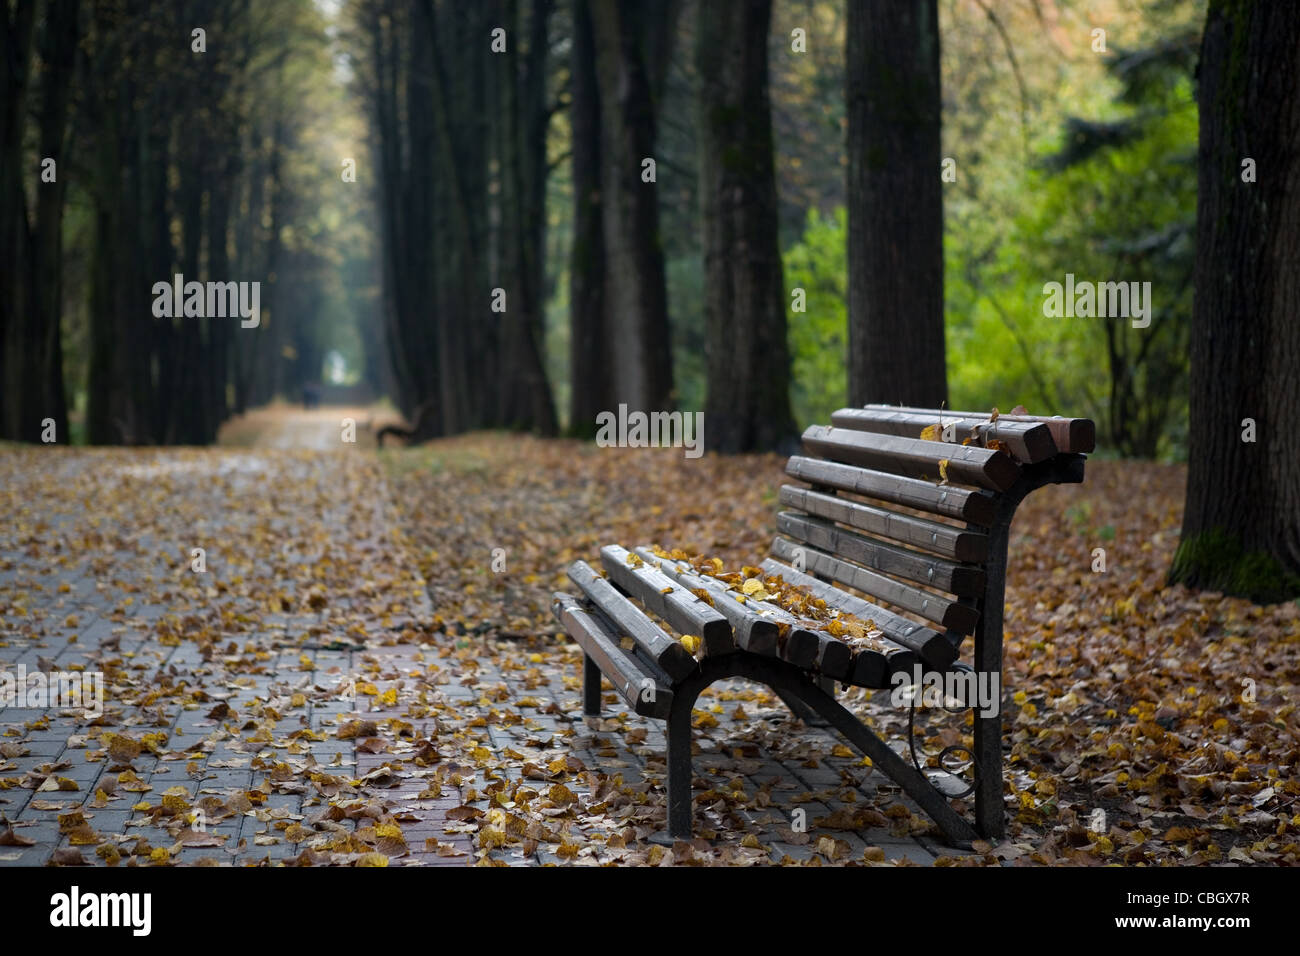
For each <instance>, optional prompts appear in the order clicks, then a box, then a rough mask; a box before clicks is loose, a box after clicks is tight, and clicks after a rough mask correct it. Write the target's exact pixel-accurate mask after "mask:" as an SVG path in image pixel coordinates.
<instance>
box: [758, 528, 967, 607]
mask: <svg viewBox="0 0 1300 956" xmlns="http://www.w3.org/2000/svg"><path fill="white" fill-rule="evenodd" d="M776 528H777V530H778V531H780V532H781V533H782V534H787V535H789V536H790V537H792V538H797V539H798V540H800V541H803V542H806V543H807V544H811V545H812V546H813V547H815V548H821V549H822V550H823V551H826V552H828V553H830V554H832V555H835V556H837V557H841V558H848V559H849V560H850V561H854V562H856V563H858V564H861V565H862V566H863V567H866V568H869V569H872V570H875V571H883V572H884V573H886V574H892V575H896V576H898V577H901V578H906V579H907V580H909V581H915V582H917V583H918V584H925V585H928V586H929V587H933V588H938V589H939V590H940V591H949V592H951V593H952V594H957V595H960V596H961V597H979V595H980V594H982V593H983V591H984V577H985V575H984V569H983V568H979V567H976V566H975V565H970V564H957V563H955V562H952V561H949V560H948V559H946V558H936V557H934V556H933V555H929V554H922V553H921V552H919V551H909V550H908V549H907V548H901V547H897V546H895V545H892V544H886V543H885V542H883V541H877V540H876V539H875V538H869V537H867V536H866V535H861V534H858V533H857V532H855V531H849V530H848V529H847V528H841V527H839V526H838V525H836V524H835V523H834V522H832V521H827V520H826V519H825V518H816V517H813V516H812V515H803V514H798V513H797V512H793V511H782V512H781V513H780V514H778V515H777V516H776Z"/></svg>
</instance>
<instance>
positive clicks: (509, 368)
mask: <svg viewBox="0 0 1300 956" xmlns="http://www.w3.org/2000/svg"><path fill="white" fill-rule="evenodd" d="M504 7H505V9H504V11H503V16H502V20H503V21H504V22H506V23H510V24H511V25H512V30H511V33H512V35H513V37H514V40H513V45H508V46H507V48H506V53H505V54H504V55H502V56H497V57H494V59H495V60H496V61H497V63H498V64H499V68H498V72H497V91H498V97H499V102H500V108H499V109H498V110H497V111H496V113H495V114H494V115H495V116H496V118H497V120H498V124H497V125H498V135H497V137H496V143H497V147H496V152H497V164H496V165H497V169H498V170H499V175H500V182H501V188H500V190H498V191H497V192H496V195H497V196H498V197H499V208H500V210H501V214H500V216H499V218H498V221H499V222H500V224H501V228H500V229H499V230H498V231H497V234H496V235H497V241H498V245H499V253H498V255H497V256H495V257H494V258H495V260H496V262H497V263H498V265H499V269H500V271H499V274H498V276H497V283H498V285H497V286H496V287H498V288H503V289H505V290H506V291H507V299H506V304H507V307H506V311H505V313H504V315H503V322H502V324H501V329H502V336H501V376H500V382H501V389H502V391H501V405H500V411H499V420H500V421H501V423H502V424H505V425H507V426H510V427H513V428H521V429H531V430H534V431H537V432H539V433H540V434H543V435H554V434H555V433H556V430H557V429H556V419H555V403H554V401H553V400H552V398H551V388H550V383H549V382H548V381H547V379H546V370H545V367H544V365H543V362H542V340H543V337H544V335H545V308H546V302H545V295H546V292H545V286H546V267H545V260H544V251H545V231H546V173H547V161H546V130H547V127H548V125H549V124H550V116H551V113H550V103H549V102H548V101H547V64H548V56H547V54H548V51H549V46H550V37H549V26H550V17H551V12H552V8H553V0H504Z"/></svg>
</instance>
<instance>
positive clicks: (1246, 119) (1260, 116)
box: [1170, 0, 1300, 602]
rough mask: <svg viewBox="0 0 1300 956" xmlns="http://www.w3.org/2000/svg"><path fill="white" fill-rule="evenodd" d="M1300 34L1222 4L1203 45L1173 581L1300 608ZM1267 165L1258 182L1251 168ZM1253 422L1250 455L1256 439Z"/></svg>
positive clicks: (1284, 21)
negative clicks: (1183, 485)
mask: <svg viewBox="0 0 1300 956" xmlns="http://www.w3.org/2000/svg"><path fill="white" fill-rule="evenodd" d="M1297 90H1300V18H1297V17H1296V16H1295V14H1294V11H1292V10H1291V9H1290V8H1289V7H1287V6H1286V5H1284V4H1275V3H1267V2H1262V0H1256V2H1243V3H1227V2H1224V0H1211V2H1210V6H1209V12H1208V15H1207V17H1206V23H1205V34H1204V37H1203V38H1202V41H1201V63H1200V81H1199V88H1198V91H1197V100H1198V105H1199V107H1200V116H1201V123H1200V153H1199V181H1198V190H1197V210H1196V229H1197V236H1196V296H1195V300H1194V306H1193V310H1194V311H1193V321H1192V346H1191V400H1190V405H1189V419H1190V429H1189V432H1190V435H1189V438H1188V449H1187V454H1188V474H1187V504H1186V509H1185V512H1184V514H1183V529H1182V540H1181V542H1180V544H1179V547H1178V553H1177V554H1176V555H1175V557H1174V562H1173V567H1172V569H1171V571H1170V580H1171V581H1174V582H1182V583H1184V584H1186V585H1188V586H1189V587H1195V588H1209V589H1213V590H1217V591H1224V592H1225V593H1228V594H1234V595H1239V596H1243V597H1248V598H1251V599H1253V600H1256V601H1265V602H1268V601H1279V600H1284V599H1287V598H1291V597H1295V596H1296V595H1297V594H1300V446H1298V445H1297V444H1296V440H1295V434H1294V430H1293V427H1292V426H1293V423H1294V422H1295V421H1296V420H1297V418H1300V376H1297V374H1296V371H1297V369H1300V326H1297V324H1296V315H1297V313H1298V312H1300V94H1298V93H1297ZM1246 159H1251V160H1253V161H1254V163H1255V168H1256V170H1257V177H1258V181H1257V182H1244V181H1243V179H1242V164H1243V162H1244V161H1245V160H1246ZM1245 419H1252V420H1253V422H1254V429H1253V430H1254V438H1255V440H1254V441H1246V440H1243V439H1244V438H1245V437H1249V436H1248V430H1249V425H1248V424H1247V423H1246V422H1245Z"/></svg>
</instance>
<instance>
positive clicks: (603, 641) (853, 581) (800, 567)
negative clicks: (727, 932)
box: [552, 405, 1095, 846]
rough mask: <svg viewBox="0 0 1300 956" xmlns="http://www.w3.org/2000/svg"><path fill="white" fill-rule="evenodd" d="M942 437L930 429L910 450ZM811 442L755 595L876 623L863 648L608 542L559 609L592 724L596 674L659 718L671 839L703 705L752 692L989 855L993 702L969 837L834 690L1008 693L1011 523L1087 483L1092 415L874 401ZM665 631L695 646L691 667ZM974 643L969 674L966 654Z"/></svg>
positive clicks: (995, 829) (998, 761)
mask: <svg viewBox="0 0 1300 956" xmlns="http://www.w3.org/2000/svg"><path fill="white" fill-rule="evenodd" d="M932 425H937V426H939V427H938V428H933V429H929V430H928V431H926V436H927V437H926V438H921V437H919V436H920V435H921V434H922V432H923V430H926V429H927V428H928V426H932ZM935 438H938V439H940V440H932V439H935ZM803 444H804V448H805V450H806V451H807V452H808V454H806V455H796V456H794V457H792V458H790V460H789V461H788V462H787V464H786V472H787V473H788V474H789V475H790V476H791V477H792V478H795V479H797V480H798V481H800V482H802V483H803V484H800V485H795V484H788V485H784V486H783V487H782V488H781V491H780V502H781V504H782V505H784V506H786V507H787V508H788V509H790V510H785V511H782V512H780V513H779V514H778V516H777V530H778V532H779V534H778V536H777V538H776V539H775V541H774V542H773V544H772V549H771V553H772V557H771V558H769V559H767V560H765V561H763V562H762V565H761V576H759V580H760V582H761V581H763V580H768V581H771V582H772V586H773V587H780V586H781V584H779V583H777V581H776V579H777V578H780V579H781V581H782V582H783V583H784V585H795V586H797V587H799V588H803V589H806V591H807V592H808V593H809V594H811V595H812V596H813V597H814V598H815V599H820V600H821V601H824V602H825V603H826V608H827V609H829V610H830V611H831V613H837V614H844V615H848V616H849V617H846V618H845V619H846V620H847V621H849V622H853V621H857V622H864V621H868V620H869V621H870V622H871V623H872V624H873V625H874V630H873V632H872V633H870V634H868V635H866V636H864V637H860V638H854V637H851V636H849V635H846V634H845V633H844V629H843V628H842V627H840V628H835V627H832V626H831V625H830V624H829V623H828V622H826V621H825V620H822V621H814V620H811V619H810V617H809V616H808V615H796V614H792V613H791V612H790V611H789V610H786V609H785V608H782V607H779V606H777V605H776V604H773V603H771V602H770V601H766V600H758V599H756V597H757V598H761V597H763V595H764V593H765V590H764V591H759V592H757V594H756V595H750V596H743V595H741V594H738V592H737V590H736V589H735V588H734V587H729V585H728V582H725V581H723V580H720V579H719V578H717V577H713V576H711V575H709V574H702V573H699V570H700V569H699V568H696V567H693V566H692V565H691V564H690V563H689V562H688V561H684V560H674V559H672V558H668V557H665V556H664V554H663V553H662V552H660V553H656V552H655V551H652V550H650V549H648V548H637V549H636V550H635V551H633V552H628V551H626V550H625V549H623V548H621V547H619V546H617V545H610V546H608V547H605V548H602V549H601V552H600V565H601V568H602V570H603V573H601V572H598V571H597V570H596V569H595V568H593V567H591V566H590V565H588V564H587V563H586V562H585V561H575V562H574V563H573V564H572V566H571V567H570V568H569V572H568V574H569V578H570V580H572V581H573V583H574V584H575V585H576V586H577V588H578V590H579V591H580V592H581V597H576V596H573V595H569V594H564V593H557V594H555V596H554V604H553V607H552V609H553V612H554V614H555V616H556V618H557V619H558V620H559V621H560V622H561V623H562V625H563V626H564V628H565V629H566V630H567V631H568V633H569V634H570V635H571V636H572V637H573V638H575V639H576V640H577V641H578V643H579V644H580V645H581V646H582V649H583V653H584V671H583V680H584V686H583V710H584V713H585V714H587V715H598V714H599V713H600V709H601V679H602V675H603V676H604V677H605V678H607V679H608V680H609V681H610V682H611V683H612V684H613V685H614V688H615V689H616V690H617V691H618V692H619V693H620V694H621V695H622V697H623V699H624V700H625V701H626V702H627V704H628V706H629V708H631V710H632V711H634V712H635V713H637V714H641V715H642V716H645V717H653V718H658V719H663V720H666V721H667V722H668V726H667V738H668V755H667V757H668V761H667V762H668V767H667V770H668V780H667V788H668V831H669V834H670V835H671V836H672V837H674V838H686V837H689V836H690V834H691V831H692V801H691V776H692V775H691V715H692V710H693V707H694V704H695V700H696V698H697V696H698V695H699V694H700V692H701V691H703V690H704V689H705V688H706V687H708V686H709V685H710V684H712V683H713V682H714V681H717V680H722V679H725V678H734V677H741V678H748V679H751V680H756V681H761V682H763V683H765V684H768V685H769V686H771V687H772V688H773V689H774V690H775V691H776V692H777V694H778V695H779V696H780V697H781V699H782V700H783V701H785V702H786V703H787V705H789V706H790V708H791V710H792V711H793V712H794V713H795V714H796V716H799V717H801V718H804V719H805V720H816V719H817V718H820V719H821V721H823V722H824V723H826V724H829V725H830V726H831V727H833V728H835V729H836V730H837V731H839V733H841V734H842V735H843V736H844V737H845V738H846V739H847V740H848V741H849V742H850V743H852V744H853V745H854V746H856V747H857V748H858V749H859V750H860V751H861V752H862V753H863V754H865V755H866V756H868V757H870V758H871V762H872V766H874V767H875V768H876V769H878V770H880V771H881V772H883V773H884V774H886V775H887V776H888V777H890V778H891V779H893V780H894V781H895V782H896V783H898V784H899V786H900V787H901V788H902V789H903V790H904V792H906V793H907V794H908V795H909V796H910V797H911V798H912V799H913V800H915V801H916V803H917V804H919V805H920V807H921V808H922V809H923V810H924V811H925V812H926V813H927V814H929V816H930V817H931V818H932V819H933V820H934V821H935V823H936V824H937V825H938V826H939V828H940V830H941V831H942V832H943V834H944V835H945V837H946V838H947V839H948V841H949V842H950V843H952V844H954V845H957V846H968V845H969V844H970V842H971V841H972V840H974V839H977V838H984V839H987V840H998V839H1000V838H1001V837H1002V835H1003V832H1004V823H1005V821H1004V810H1003V801H1002V791H1003V779H1002V723H1001V715H1000V712H1001V707H1000V703H1001V699H1000V697H999V700H998V705H997V706H996V707H995V708H992V709H994V710H995V711H996V713H994V714H992V715H988V714H985V713H982V712H981V710H980V709H976V710H975V715H974V743H973V749H972V750H968V751H967V752H968V753H969V755H970V757H971V763H972V764H973V768H974V784H973V793H974V798H975V801H974V802H975V814H974V817H975V820H974V825H972V824H971V823H970V822H968V820H967V818H966V817H965V816H963V815H962V814H961V813H959V812H958V811H957V810H956V809H954V807H953V805H952V803H951V799H952V797H951V796H950V793H945V792H944V791H942V790H941V789H939V788H938V787H936V785H935V782H934V781H933V780H932V779H931V778H930V777H929V776H927V775H926V774H925V773H924V772H922V769H921V768H920V766H919V764H917V762H916V761H915V758H913V764H911V765H909V763H908V762H907V761H906V760H904V758H903V757H902V756H900V755H899V754H898V753H896V752H895V750H893V749H891V748H890V747H889V746H888V745H886V744H885V742H884V741H882V740H881V739H880V738H879V737H877V736H876V735H875V734H874V733H873V732H872V731H871V730H869V729H868V728H867V727H866V726H865V725H864V724H863V723H862V722H861V721H859V720H858V719H857V718H856V717H855V716H854V715H853V714H852V713H851V712H850V711H849V710H847V709H846V708H845V707H843V706H842V705H841V704H840V703H838V702H837V701H836V700H835V690H834V684H835V682H839V683H840V684H842V685H844V686H862V687H869V688H882V687H889V686H896V685H897V683H900V682H901V681H896V680H895V678H894V676H893V675H895V674H898V673H899V672H902V673H903V674H906V675H913V677H914V675H915V673H916V672H917V671H916V668H917V667H918V665H919V668H920V672H921V673H922V674H929V673H932V672H936V673H943V672H947V671H951V670H964V671H967V672H969V671H970V670H971V669H973V672H974V675H975V677H976V679H981V678H980V675H985V676H984V678H982V679H984V680H988V679H989V678H990V676H991V675H996V676H995V677H993V678H992V679H994V680H996V684H994V685H993V686H995V687H996V688H998V691H999V695H1000V694H1001V688H1002V683H1001V672H1002V605H1003V587H1004V583H1005V578H1006V560H1007V541H1008V534H1009V531H1010V527H1011V519H1012V517H1013V516H1014V514H1015V510H1016V507H1017V506H1018V505H1019V504H1020V502H1021V501H1022V500H1023V499H1024V497H1025V496H1026V495H1027V494H1029V492H1031V491H1033V490H1034V489H1036V488H1041V487H1043V486H1044V485H1049V484H1058V483H1067V482H1081V481H1082V480H1083V465H1084V454H1085V453H1087V452H1090V451H1092V450H1093V447H1094V445H1095V427H1094V426H1093V423H1092V422H1090V421H1088V420H1086V419H1065V418H1043V417H1031V416H1027V415H1020V416H1012V415H1001V416H997V417H996V418H994V417H993V416H992V415H989V414H980V413H969V412H952V411H946V410H945V411H940V410H937V409H918V408H896V407H893V406H883V405H869V406H867V407H865V408H845V409H841V410H840V411H838V412H836V413H835V414H834V415H832V416H831V424H830V425H829V426H822V425H814V426H812V427H811V428H809V429H808V430H807V431H805V432H804V434H803ZM813 456H816V457H813ZM941 462H942V464H941ZM941 472H942V473H943V478H944V480H942V481H941ZM732 583H734V579H733V582H732ZM796 593H798V592H796ZM796 610H798V608H796ZM822 613H823V614H824V613H825V612H822ZM665 625H666V626H665ZM669 629H671V630H676V631H678V632H680V633H681V634H682V635H690V636H692V638H694V639H698V648H696V653H695V654H692V653H691V651H689V650H688V649H687V647H686V646H685V645H684V644H683V642H682V640H680V639H679V638H677V637H674V636H672V634H671V633H669ZM858 630H861V628H860V627H859V628H858ZM876 632H878V633H876ZM971 635H973V637H974V641H973V648H972V649H971V657H970V660H969V663H967V662H963V661H961V660H960V655H961V652H962V650H963V645H964V644H965V639H966V637H967V636H971ZM690 643H691V644H695V643H696V642H695V640H692V641H691V642H690ZM913 677H909V678H908V679H907V681H906V683H907V684H912V683H913ZM964 703H966V704H968V705H970V704H973V703H974V702H973V701H969V700H968V701H965V702H964ZM909 743H910V742H909ZM960 749H962V750H966V748H960ZM967 792H970V789H968V790H967Z"/></svg>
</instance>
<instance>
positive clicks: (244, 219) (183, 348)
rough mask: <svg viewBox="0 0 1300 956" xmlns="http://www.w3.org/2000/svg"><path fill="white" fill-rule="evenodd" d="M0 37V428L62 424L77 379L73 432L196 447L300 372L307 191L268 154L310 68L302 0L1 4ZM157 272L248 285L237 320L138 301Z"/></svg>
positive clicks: (309, 349)
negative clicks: (74, 369)
mask: <svg viewBox="0 0 1300 956" xmlns="http://www.w3.org/2000/svg"><path fill="white" fill-rule="evenodd" d="M0 38H2V42H3V54H4V57H5V67H6V68H5V69H3V70H0V101H2V102H3V111H4V112H3V116H4V122H3V144H2V145H0V150H2V155H3V159H2V160H0V204H2V206H0V222H2V223H3V231H2V232H0V261H4V262H5V263H6V267H5V273H6V280H5V282H4V284H3V287H2V288H0V363H2V367H3V372H4V374H3V388H0V436H3V437H5V438H9V439H15V440H22V441H39V440H41V439H42V438H43V437H44V438H46V439H48V438H49V436H50V434H51V430H50V428H49V427H48V426H47V423H50V422H52V423H53V434H54V435H55V436H56V437H57V439H58V440H59V441H63V442H66V441H68V440H69V434H70V433H69V428H68V424H69V423H68V404H69V403H68V394H69V392H71V391H80V390H84V393H85V422H84V425H85V439H86V440H87V441H89V442H91V443H94V444H206V443H208V442H211V441H212V440H213V438H214V437H215V435H216V431H217V427H218V426H219V425H220V424H221V423H222V422H223V421H224V420H225V419H226V418H228V417H229V416H230V415H231V414H233V413H238V412H242V411H243V410H244V409H246V408H249V407H252V406H255V405H259V404H262V403H264V402H266V401H268V400H270V399H271V398H272V397H273V396H275V395H276V394H285V393H292V392H295V391H296V390H297V387H298V386H299V385H300V384H301V383H303V382H306V381H312V380H314V379H316V378H319V376H320V374H321V373H320V367H321V363H322V357H323V356H322V345H321V343H320V342H319V341H318V339H317V338H315V337H312V336H310V335H304V334H302V333H303V330H304V328H305V326H306V325H307V324H308V323H310V322H312V321H314V320H315V313H318V312H319V311H320V309H321V305H322V303H321V287H320V283H319V282H318V281H317V278H318V274H319V272H320V270H321V266H322V261H323V260H322V259H321V257H320V255H319V254H318V253H317V252H314V251H313V250H311V249H307V248H304V247H303V244H302V243H301V242H298V243H295V242H293V241H287V240H286V236H290V235H292V234H293V229H294V225H293V223H294V220H295V219H300V218H302V215H303V213H304V210H305V209H306V208H307V206H308V205H309V203H308V199H307V197H306V195H305V193H304V190H303V189H302V188H301V186H298V185H296V184H295V180H294V177H293V176H292V175H291V173H290V171H289V169H288V166H289V163H290V158H291V156H292V154H293V151H294V150H295V149H298V148H300V146H299V143H298V140H299V137H300V135H301V132H302V129H303V126H304V122H305V117H304V114H303V111H302V109H301V107H302V101H303V99H304V97H305V96H306V91H307V90H309V89H310V88H311V85H312V84H313V83H316V82H317V80H318V78H319V73H318V71H319V68H320V64H328V56H327V52H326V37H325V34H324V30H323V21H322V20H321V18H320V16H319V15H318V14H317V12H316V11H315V10H314V8H313V7H312V5H311V4H296V5H277V6H275V7H268V6H266V5H258V4H253V3H251V2H250V0H184V2H179V3H174V2H161V0H97V2H94V3H88V2H82V0H19V2H17V3H14V2H11V0H5V2H3V3H0ZM313 71H317V73H316V75H313ZM334 162H337V161H334ZM331 165H333V163H331ZM334 168H335V169H337V166H335V167H334ZM334 175H337V174H334ZM316 178H317V179H319V175H318V176H317V177H316ZM299 179H300V180H301V177H299ZM65 214H66V216H67V221H66V222H65ZM305 231H306V230H305V229H304V227H303V225H302V224H301V223H298V224H297V234H298V235H300V236H301V235H302V234H303V233H304V232H305ZM65 258H70V259H71V262H72V265H73V266H74V267H75V268H74V269H73V270H72V271H73V273H74V283H71V284H75V289H74V290H73V291H72V293H71V294H70V293H69V290H68V286H69V285H70V283H69V282H68V281H67V279H68V275H67V272H68V270H66V269H65V268H64V266H65ZM177 274H180V275H182V276H183V277H184V281H185V282H186V283H189V282H195V281H197V282H202V283H205V284H206V283H207V282H210V281H211V282H221V283H225V282H232V281H245V282H258V283H259V284H260V286H259V287H260V302H261V317H260V322H259V324H258V326H257V327H256V329H241V328H240V326H239V319H238V317H234V318H232V317H230V316H222V317H218V316H210V315H206V314H205V315H201V316H196V315H193V314H190V315H186V314H185V311H184V309H183V308H182V306H183V302H182V301H177V302H176V303H175V307H174V309H172V310H171V314H162V315H159V314H155V313H156V311H163V310H161V309H158V310H156V309H155V295H154V287H155V285H156V284H157V283H159V282H163V283H171V282H172V281H173V278H174V276H175V275H177ZM205 311H206V297H205ZM69 313H71V314H72V315H82V314H84V324H83V326H82V327H81V328H79V330H78V331H79V333H81V335H82V336H83V337H84V339H85V345H84V349H83V350H82V352H83V354H82V355H80V356H79V359H80V361H79V362H78V365H79V366H80V367H82V368H84V380H80V381H68V380H67V379H66V378H65V375H64V369H65V366H66V365H68V364H69V361H68V360H69V356H68V355H67V354H66V353H67V349H66V348H65V346H64V343H63V342H62V338H61V325H66V324H67V323H66V322H63V323H61V321H60V320H61V317H64V316H66V315H68V314H69Z"/></svg>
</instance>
